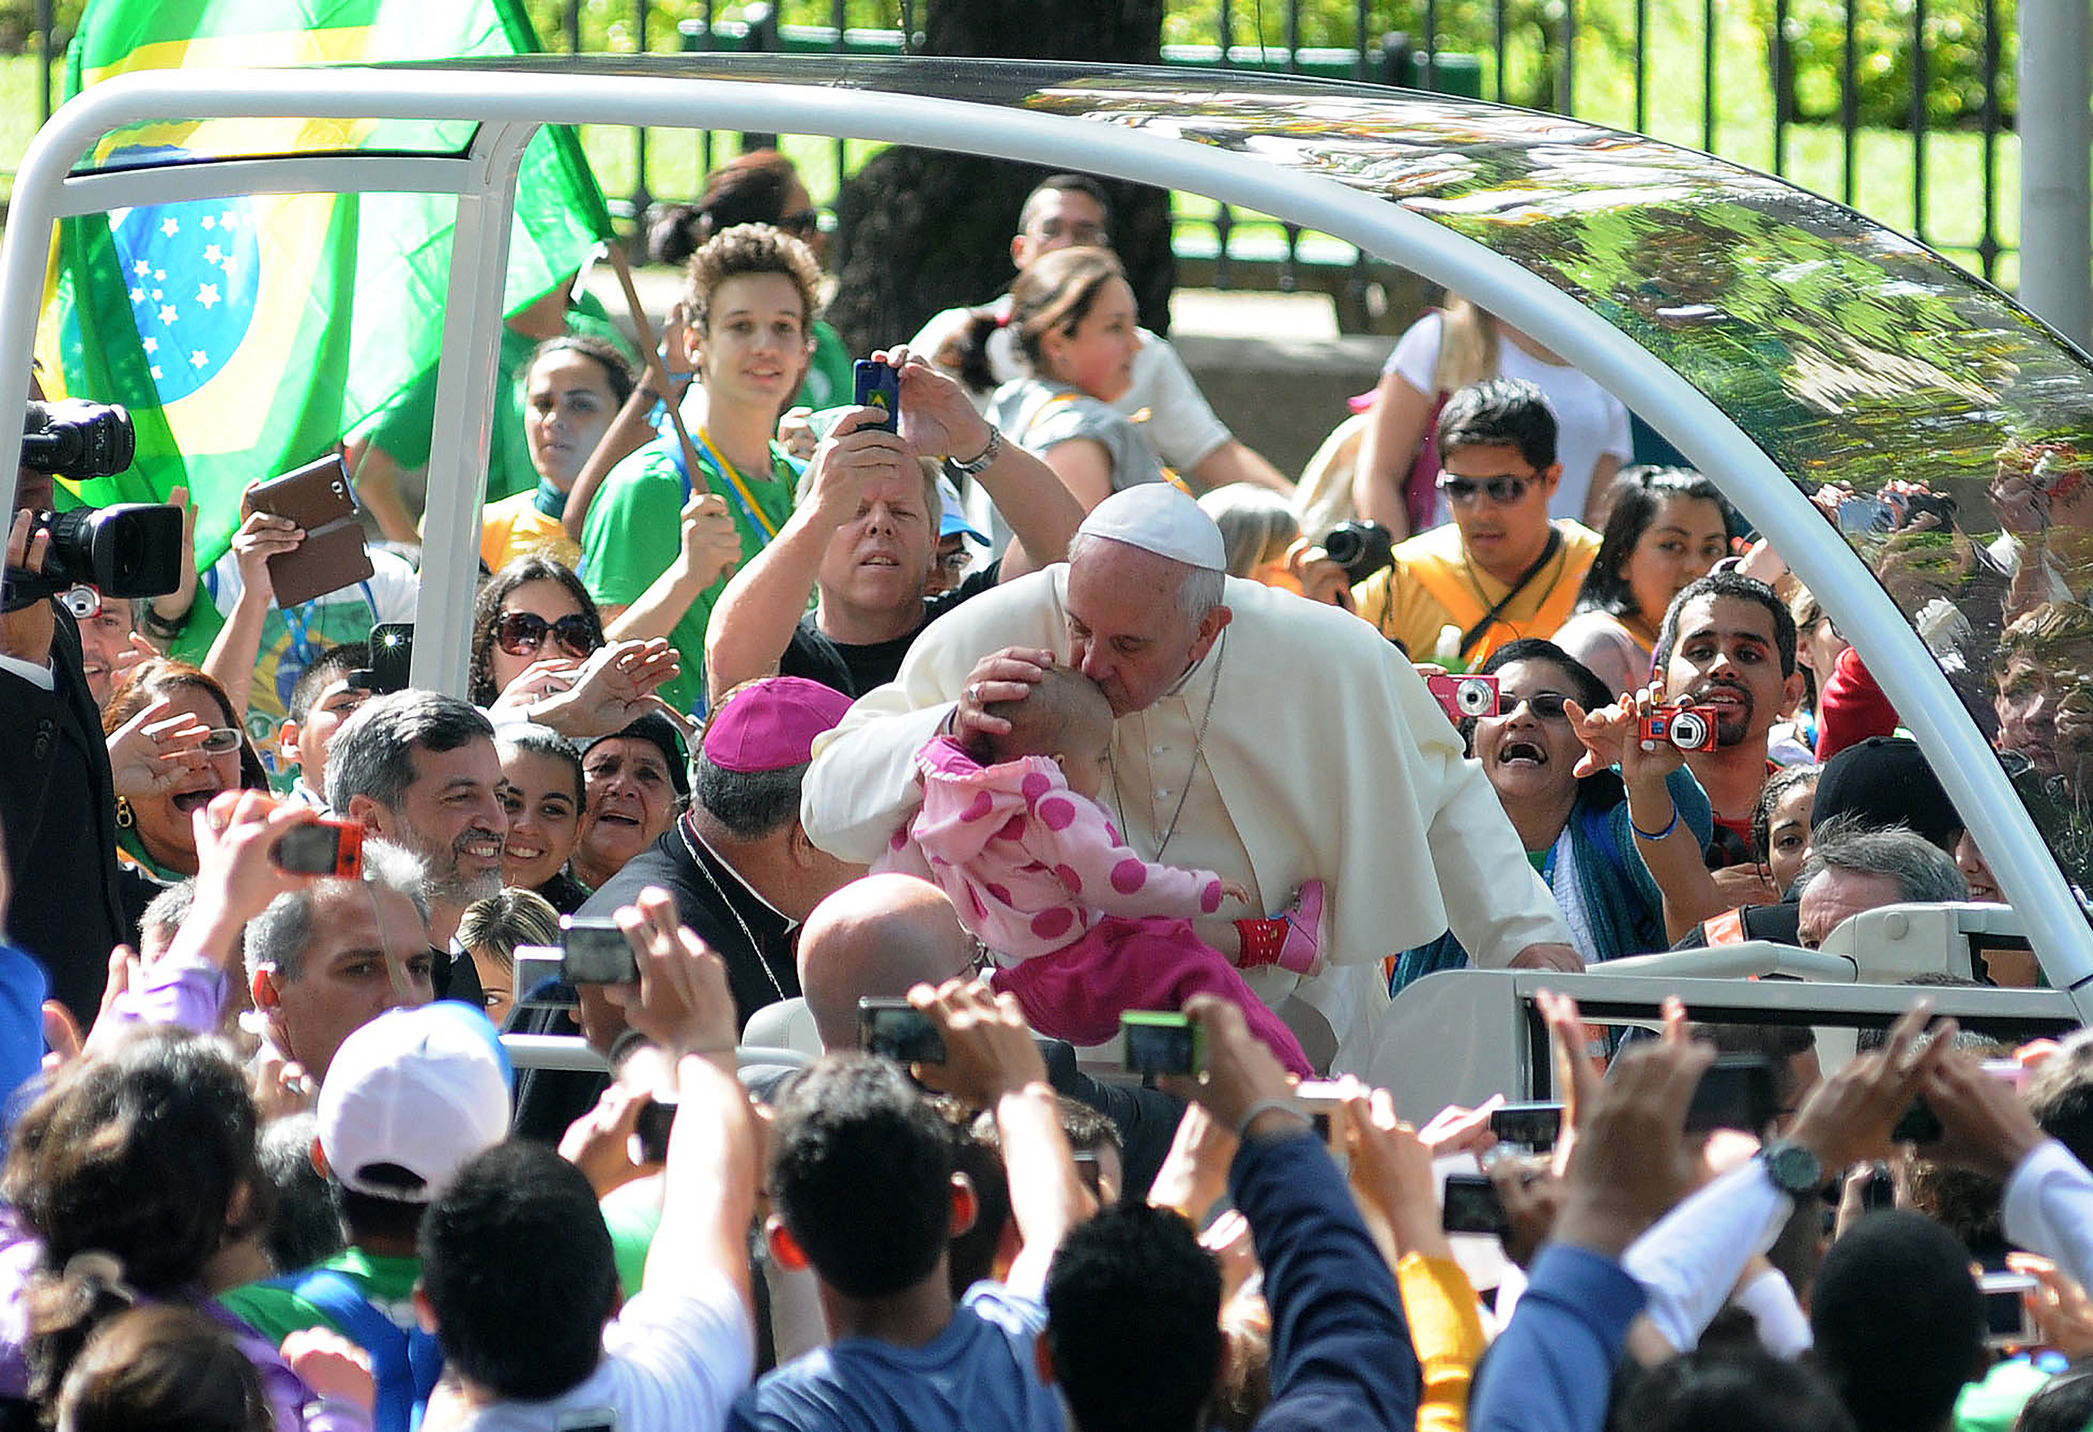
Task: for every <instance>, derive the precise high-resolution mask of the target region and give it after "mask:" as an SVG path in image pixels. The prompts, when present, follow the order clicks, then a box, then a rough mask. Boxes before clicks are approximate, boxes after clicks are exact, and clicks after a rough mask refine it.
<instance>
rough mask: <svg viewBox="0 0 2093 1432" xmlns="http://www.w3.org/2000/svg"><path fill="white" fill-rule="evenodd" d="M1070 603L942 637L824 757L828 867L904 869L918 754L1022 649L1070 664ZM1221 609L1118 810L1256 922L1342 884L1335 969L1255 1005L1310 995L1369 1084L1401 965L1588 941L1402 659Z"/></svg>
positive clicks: (1126, 761) (1021, 600) (1231, 588)
mask: <svg viewBox="0 0 2093 1432" xmlns="http://www.w3.org/2000/svg"><path fill="white" fill-rule="evenodd" d="M1067 581H1068V568H1067V566H1066V565H1065V564H1062V565H1056V566H1053V567H1050V568H1048V569H1047V570H1045V571H1043V572H1035V573H1032V574H1031V575H1029V576H1026V577H1022V578H1020V579H1018V580H1016V581H1013V582H1010V583H1008V584H1006V585H1004V586H1002V587H999V588H997V589H996V590H994V591H991V592H986V593H984V594H982V595H981V596H979V597H976V598H974V599H973V600H972V601H969V602H967V603H966V604H965V605H963V606H961V607H959V608H957V609H956V610H954V611H952V612H950V613H948V614H947V615H945V616H944V617H941V618H940V619H939V620H937V621H935V622H933V623H932V624H931V625H930V626H929V627H928V628H926V629H925V630H924V632H923V634H922V635H921V636H920V637H918V638H917V640H916V643H915V645H914V646H912V647H911V648H910V649H909V653H908V657H907V659H906V660H905V661H904V662H903V663H902V666H901V671H900V674H899V676H898V677H897V678H896V679H895V680H894V681H893V682H891V683H889V684H888V685H885V686H882V687H880V688H878V689H877V690H875V691H871V692H868V693H867V694H866V695H865V696H864V697H862V698H861V699H859V700H858V702H857V703H856V704H855V705H853V706H852V707H851V708H850V711H849V712H848V713H847V714H846V715H845V716H844V718H843V722H842V724H841V725H840V726H838V727H837V728H836V729H835V730H834V731H832V732H829V733H827V734H825V735H823V736H821V737H819V738H817V740H816V742H815V746H814V751H815V755H814V764H813V767H812V769H811V770H810V771H809V772H808V775H807V779H806V784H805V788H804V794H803V796H802V802H801V818H802V821H803V823H804V824H805V826H806V829H807V833H808V835H809V836H811V837H812V838H813V840H814V842H815V843H816V844H817V845H819V846H821V847H822V848H823V849H824V850H827V851H828V852H829V853H830V854H832V855H835V856H837V857H839V858H841V859H844V860H850V861H855V862H858V863H861V864H868V863H870V862H871V861H872V860H874V859H876V858H877V857H878V856H879V855H880V854H882V853H883V852H884V851H885V850H886V848H887V842H888V840H889V839H890V837H892V835H893V833H894V832H895V830H896V829H898V828H899V827H900V826H901V825H903V824H904V823H905V822H906V821H907V820H908V819H909V818H910V816H911V815H913V813H914V811H915V809H916V807H917V806H918V805H919V804H920V802H921V799H922V790H921V787H920V786H919V785H918V783H917V780H916V774H915V768H914V764H913V761H914V757H915V753H916V751H917V750H919V749H920V748H921V747H922V745H923V743H924V742H926V741H928V740H929V739H930V738H931V737H932V736H933V735H935V734H936V733H937V731H938V729H939V727H940V726H942V725H943V723H944V721H945V719H946V717H947V716H948V715H950V713H951V711H952V708H953V704H954V703H955V702H956V701H957V700H958V698H959V694H960V690H961V688H962V687H963V686H964V685H965V684H966V680H967V677H968V675H969V673H970V672H971V671H972V670H973V668H974V664H975V663H976V662H977V661H978V660H980V658H982V657H983V656H986V655H988V654H990V653H991V652H994V651H997V650H1000V649H1001V648H1004V647H1011V646H1021V647H1044V648H1047V649H1050V650H1052V651H1053V652H1054V653H1055V654H1056V655H1057V656H1059V657H1061V658H1063V659H1066V657H1067V656H1068V652H1069V640H1068V622H1067V616H1066V611H1065V608H1064V600H1065V596H1066V592H1067ZM1225 600H1226V602H1227V604H1228V606H1229V608H1230V609H1231V610H1232V612H1233V613H1234V617H1233V620H1232V621H1231V622H1230V623H1229V625H1228V626H1227V627H1226V628H1225V629H1224V633H1223V636H1222V639H1221V640H1220V641H1219V642H1217V643H1216V644H1215V645H1214V647H1213V649H1212V650H1210V651H1209V652H1208V653H1207V654H1206V656H1205V657H1204V658H1203V659H1202V660H1201V661H1200V662H1199V664H1198V665H1197V666H1195V667H1194V668H1193V669H1192V670H1191V671H1190V672H1188V673H1187V674H1186V676H1185V678H1184V679H1183V680H1182V681H1180V682H1179V683H1178V685H1177V687H1176V688H1175V689H1174V690H1173V691H1172V692H1170V693H1169V694H1167V695H1165V696H1163V697H1162V698H1161V699H1159V700H1158V701H1156V702H1155V704H1154V705H1152V706H1150V707H1148V708H1147V709H1146V710H1143V711H1136V712H1133V713H1131V714H1129V715H1126V716H1123V717H1121V718H1119V720H1118V722H1117V723H1116V727H1115V730H1114V732H1113V740H1112V775H1113V782H1112V784H1110V785H1108V786H1107V788H1106V789H1105V791H1104V792H1103V793H1102V797H1101V798H1102V799H1103V800H1104V802H1105V804H1106V805H1107V806H1109V807H1111V808H1112V809H1113V811H1114V814H1115V818H1116V819H1117V823H1118V824H1119V825H1120V826H1121V827H1122V834H1123V835H1124V836H1125V838H1126V842H1127V844H1128V845H1131V846H1132V847H1133V848H1134V849H1135V850H1137V851H1139V852H1140V853H1141V855H1142V856H1143V857H1144V858H1147V859H1150V860H1157V861H1162V862H1167V863H1168V864H1171V865H1176V866H1182V867H1187V868H1192V869H1201V870H1213V871H1216V872H1218V873H1219V874H1221V875H1222V876H1224V877H1226V878H1230V879H1235V880H1240V881H1241V882H1243V884H1244V885H1246V886H1248V887H1249V889H1250V891H1251V893H1252V894H1253V895H1254V896H1255V897H1256V901H1255V903H1256V904H1257V906H1258V909H1259V910H1260V911H1264V912H1271V911H1276V910H1278V909H1280V908H1281V907H1282V906H1284V905H1285V904H1286V902H1287V901H1288V899H1290V898H1291V897H1292V895H1293V892H1294V891H1295V890H1296V889H1298V888H1299V887H1300V885H1301V883H1302V882H1303V881H1305V880H1311V879H1316V878H1321V879H1322V880H1324V881H1325V882H1327V884H1328V886H1329V905H1328V906H1327V911H1328V924H1327V931H1328V938H1327V940H1326V942H1325V944H1324V946H1323V949H1324V953H1325V955H1326V956H1327V958H1328V959H1329V960H1330V968H1329V969H1328V970H1327V971H1326V972H1325V973H1324V974H1323V975H1322V976H1320V977H1318V978H1317V979H1315V980H1310V981H1305V982H1301V983H1300V988H1299V989H1298V991H1294V986H1295V983H1296V977H1295V976H1293V975H1291V974H1288V973H1286V972H1285V971H1282V970H1277V969H1267V970H1259V971H1252V972H1251V973H1250V977H1251V983H1252V985H1253V986H1254V987H1255V988H1256V989H1257V991H1258V993H1259V994H1260V995H1262V996H1263V997H1264V998H1265V999H1266V1000H1267V1002H1269V1003H1271V1004H1272V1005H1273V1007H1274V1008H1277V1007H1278V1006H1279V1004H1281V1003H1282V1002H1283V1001H1284V1000H1285V998H1286V996H1287V995H1288V993H1289V992H1297V993H1298V995H1299V996H1300V997H1301V998H1302V999H1304V1000H1305V1001H1306V1002H1307V1003H1308V1004H1310V1005H1311V1006H1313V1007H1314V1008H1315V1009H1316V1010H1318V1011H1319V1012H1320V1013H1321V1014H1322V1015H1323V1017H1324V1018H1325V1019H1327V1020H1328V1021H1329V1023H1330V1027H1331V1031H1332V1033H1333V1034H1334V1035H1335V1036H1336V1039H1337V1059H1336V1063H1335V1066H1334V1067H1336V1068H1339V1069H1352V1070H1360V1069H1364V1068H1365V1067H1366V1063H1367V1056H1368V1052H1369V1049H1370V1046H1371V1041H1372V1037H1373V1031H1374V1026H1375V1023H1376V1021H1377V1018H1378V1015H1379V1013H1380V1011H1381V1009H1382V1008H1384V1007H1385V1006H1386V1005H1387V1003H1388V991H1387V982H1386V980H1385V979H1384V978H1383V977H1382V971H1381V964H1380V962H1381V960H1382V959H1383V958H1384V957H1386V956H1388V955H1391V954H1394V953H1395V952H1396V951H1399V950H1404V949H1408V948H1410V947H1411V946H1413V945H1421V944H1424V943H1426V942H1427V941H1429V940H1432V939H1435V938H1436V937H1437V936H1438V935H1439V934H1440V933H1441V932H1442V931H1444V930H1446V929H1447V928H1448V927H1449V926H1451V928H1452V930H1453V932H1454V934H1455V935H1456V936H1458V937H1459V939H1460V941H1461V944H1462V945H1463V946H1464V947H1465V948H1466V949H1467V950H1468V951H1469V953H1470V955H1471V957H1472V958H1473V959H1474V960H1475V961H1476V963H1477V964H1479V965H1482V966H1485V967H1492V968H1497V967H1502V966H1504V965H1506V964H1508V963H1509V962H1510V961H1511V959H1512V957H1513V956H1514V955H1516V954H1517V953H1518V952H1519V951H1520V950H1522V949H1524V948H1525V947H1527V946H1528V945H1532V944H1538V943H1550V942H1553V943H1561V944H1568V943H1570V932H1569V929H1568V927H1567V926H1566V925H1565V923H1564V921H1563V918H1562V912H1561V910H1560V908H1559V907H1558V906H1557V905H1556V903H1555V898H1554V896H1552V895H1551V894H1550V893H1549V891H1548V887H1547V886H1546V885H1545V884H1543V883H1542V881H1541V879H1540V877H1539V876H1538V875H1536V874H1535V873H1534V870H1533V867H1532V865H1531V864H1529V863H1528V861H1527V859H1526V852H1525V850H1524V849H1523V848H1522V847H1521V845H1520V843H1519V837H1518V835H1517V833H1516V832H1514V830H1513V829H1512V825H1511V822H1510V821H1509V820H1508V819H1506V817H1505V814H1504V810H1503V807H1502V806H1501V805H1500V804H1499V803H1498V800H1497V794H1496V792H1495V791H1494V790H1492V789H1491V787H1490V784H1489V782H1488V781H1487V780H1486V779H1485V778H1484V776H1483V773H1482V769H1481V767H1479V766H1478V765H1476V763H1475V762H1473V761H1470V760H1468V759H1466V758H1465V757H1464V756H1463V754H1462V748H1461V739H1460V735H1459V733H1458V732H1456V731H1455V730H1454V729H1453V726H1452V725H1451V723H1449V722H1448V721H1447V719H1446V716H1445V713H1444V712H1443V711H1442V710H1441V708H1440V706H1439V704H1438V702H1437V701H1436V700H1434V699H1433V697H1432V695H1431V693H1430V692H1429V691H1428V690H1427V689H1426V688H1425V685H1424V682H1423V681H1422V680H1421V679H1420V678H1419V677H1418V675H1417V673H1416V671H1415V670H1413V669H1412V667H1411V666H1410V664H1409V663H1408V662H1407V661H1405V660H1404V659H1403V657H1402V654H1401V653H1400V652H1399V651H1398V650H1397V649H1396V648H1395V647H1394V646H1392V645H1390V644H1389V643H1388V642H1387V641H1386V640H1385V639H1384V638H1383V637H1382V636H1381V635H1380V634H1379V633H1377V632H1376V631H1375V630H1374V629H1373V628H1372V627H1371V626H1369V625H1367V624H1366V623H1365V622H1363V621H1361V620H1359V619H1358V618H1357V617H1355V616H1352V615H1350V614H1349V613H1347V612H1343V611H1340V610H1338V609H1337V608H1335V607H1331V606H1325V605H1322V604H1320V603H1315V602H1310V601H1307V600H1305V599H1303V598H1301V597H1298V596H1295V595H1292V594H1290V593H1286V592H1281V591H1277V590H1274V589H1273V588H1270V587H1266V586H1263V585H1261V584H1259V583H1256V582H1248V581H1242V580H1239V579H1236V578H1233V577H1231V578H1229V579H1228V583H1227V594H1226V597H1225ZM1217 669H1218V678H1219V679H1218V684H1216V675H1217ZM1210 695H1211V698H1212V700H1213V702H1214V716H1213V720H1212V722H1211V723H1210V724H1209V727H1208V730H1207V733H1206V744H1205V746H1204V748H1203V752H1202V754H1203V757H1204V759H1203V760H1201V761H1200V762H1199V763H1198V769H1197V770H1196V771H1194V770H1193V769H1192V767H1193V751H1194V748H1195V746H1196V745H1197V741H1198V734H1199V726H1200V721H1201V719H1202V718H1203V717H1204V716H1205V714H1206V710H1207V706H1208V701H1209V698H1210ZM1188 779H1189V780H1190V785H1191V789H1190V793H1189V795H1187V794H1186V792H1185V785H1186V782H1187V780H1188ZM1180 798H1183V799H1184V803H1185V804H1184V813H1183V815H1182V816H1181V817H1180V818H1179V820H1178V825H1177V831H1176V834H1175V835H1174V836H1173V837H1172V838H1171V839H1170V840H1169V843H1168V847H1167V849H1159V845H1160V842H1161V841H1162V839H1163V835H1164V833H1165V832H1166V831H1167V830H1168V829H1169V828H1170V822H1171V815H1172V812H1173V811H1174V810H1176V808H1177V804H1178V801H1179V799H1180Z"/></svg>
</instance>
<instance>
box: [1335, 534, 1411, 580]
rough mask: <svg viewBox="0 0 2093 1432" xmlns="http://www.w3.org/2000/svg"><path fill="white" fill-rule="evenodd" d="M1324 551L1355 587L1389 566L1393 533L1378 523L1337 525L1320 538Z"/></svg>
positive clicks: (1393, 542)
mask: <svg viewBox="0 0 2093 1432" xmlns="http://www.w3.org/2000/svg"><path fill="white" fill-rule="evenodd" d="M1323 551H1324V553H1325V554H1326V555H1328V557H1329V558H1330V560H1331V561H1333V562H1335V563H1336V564H1337V565H1338V566H1340V567H1342V568H1344V574H1345V577H1346V578H1347V579H1348V580H1349V581H1350V582H1351V584H1352V585H1353V586H1355V587H1356V586H1358V585H1359V584H1360V583H1361V582H1363V581H1365V580H1366V579H1367V578H1368V577H1371V576H1372V575H1373V574H1374V573H1376V572H1378V571H1380V570H1381V569H1382V568H1383V567H1385V566H1387V565H1388V563H1389V561H1390V558H1391V554H1392V553H1393V552H1394V551H1395V534H1394V533H1392V532H1390V531H1389V530H1388V529H1387V528H1386V527H1383V526H1382V525H1381V524H1380V523H1378V522H1340V523H1338V524H1337V525H1336V526H1335V527H1333V528H1331V529H1330V535H1329V536H1328V537H1325V538H1324V539H1323Z"/></svg>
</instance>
